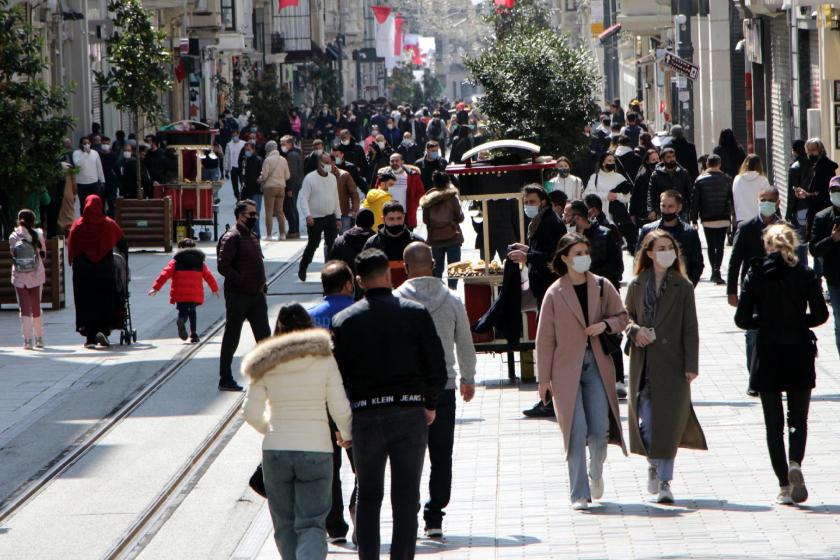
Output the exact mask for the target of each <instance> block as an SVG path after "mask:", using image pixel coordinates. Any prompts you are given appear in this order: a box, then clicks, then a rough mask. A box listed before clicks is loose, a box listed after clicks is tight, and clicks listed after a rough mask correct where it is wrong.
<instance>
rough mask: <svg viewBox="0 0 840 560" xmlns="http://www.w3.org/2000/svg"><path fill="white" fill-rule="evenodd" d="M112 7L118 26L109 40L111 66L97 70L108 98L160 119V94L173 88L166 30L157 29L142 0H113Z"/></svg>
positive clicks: (129, 109)
mask: <svg viewBox="0 0 840 560" xmlns="http://www.w3.org/2000/svg"><path fill="white" fill-rule="evenodd" d="M108 10H109V11H110V12H113V13H114V26H115V28H116V29H115V31H114V34H113V35H111V37H109V38H108V39H106V40H105V43H106V44H107V46H108V55H107V58H106V60H107V62H108V66H109V69H108V72H107V73H104V72H96V80H97V82H98V83H99V85H100V86H101V87H102V89H103V91H104V92H105V101H107V102H108V103H113V104H114V105H115V106H116V107H117V109H119V110H120V111H127V112H131V113H132V114H134V115H135V117H141V116H143V117H145V118H146V119H148V120H150V121H156V120H158V119H159V118H161V117H162V116H163V106H162V105H161V103H160V94H161V93H162V92H165V91H169V90H170V89H171V88H172V79H171V78H170V71H169V69H168V65H169V64H170V62H172V54H171V53H170V52H169V51H168V50H167V49H166V46H165V45H164V40H165V39H166V33H165V32H164V31H161V30H156V29H155V27H154V25H153V24H152V17H151V14H150V13H149V12H148V11H146V9H145V8H143V6H142V4H141V3H140V0H112V1H111V2H109V3H108Z"/></svg>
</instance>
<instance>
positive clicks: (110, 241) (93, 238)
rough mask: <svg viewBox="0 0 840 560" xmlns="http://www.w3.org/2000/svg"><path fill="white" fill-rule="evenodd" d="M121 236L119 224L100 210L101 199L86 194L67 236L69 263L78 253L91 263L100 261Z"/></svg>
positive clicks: (71, 262)
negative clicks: (81, 210)
mask: <svg viewBox="0 0 840 560" xmlns="http://www.w3.org/2000/svg"><path fill="white" fill-rule="evenodd" d="M122 237H123V231H122V229H120V226H118V225H117V222H115V221H114V220H112V219H111V218H109V217H107V216H106V215H105V212H104V211H103V210H102V199H101V198H100V197H99V196H98V195H95V194H93V195H90V196H88V197H87V200H85V209H84V211H83V212H82V217H81V218H79V219H78V220H76V221H75V222H73V226H72V227H71V228H70V236H69V237H68V238H67V249H68V259H69V261H70V264H71V265H72V264H73V261H74V260H75V259H76V257H78V256H79V255H85V256H86V257H87V259H88V260H89V261H90V262H93V263H96V262H99V261H101V260H102V259H103V258H105V255H107V254H108V253H110V252H111V251H112V250H113V249H114V246H115V245H116V244H117V242H118V241H119V240H120V239H122Z"/></svg>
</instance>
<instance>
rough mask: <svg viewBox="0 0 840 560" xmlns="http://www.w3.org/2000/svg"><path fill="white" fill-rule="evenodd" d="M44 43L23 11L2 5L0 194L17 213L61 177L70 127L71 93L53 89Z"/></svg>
mask: <svg viewBox="0 0 840 560" xmlns="http://www.w3.org/2000/svg"><path fill="white" fill-rule="evenodd" d="M46 68H47V63H46V61H45V60H44V59H43V58H42V57H41V40H40V38H39V37H36V36H35V35H34V33H33V31H32V27H31V25H30V24H29V21H28V20H27V18H26V12H25V6H24V5H23V4H17V5H15V6H12V7H9V4H8V0H0V191H4V192H5V194H6V195H7V196H8V203H9V204H10V205H11V206H12V207H18V206H20V205H21V204H22V203H23V200H24V198H25V197H27V195H30V194H35V195H38V194H41V193H43V192H44V191H45V190H47V188H48V186H49V185H51V184H53V183H54V182H55V181H56V180H57V179H59V178H60V177H61V175H62V169H61V166H60V165H59V161H60V159H61V155H62V152H63V150H64V148H63V146H62V138H63V137H64V136H65V135H66V134H67V131H68V130H69V129H70V128H71V127H72V124H73V119H72V118H71V117H69V116H67V115H65V111H66V109H67V95H68V94H69V93H70V88H68V87H50V86H48V85H47V84H46V83H45V82H44V80H43V79H42V73H43V71H44V70H45V69H46Z"/></svg>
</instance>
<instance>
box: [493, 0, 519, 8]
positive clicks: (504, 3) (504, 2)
mask: <svg viewBox="0 0 840 560" xmlns="http://www.w3.org/2000/svg"><path fill="white" fill-rule="evenodd" d="M514 1H515V0H495V2H493V3H494V4H495V5H496V6H499V7H500V8H508V9H510V8H513V3H514Z"/></svg>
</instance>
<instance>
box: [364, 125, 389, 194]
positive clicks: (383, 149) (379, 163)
mask: <svg viewBox="0 0 840 560" xmlns="http://www.w3.org/2000/svg"><path fill="white" fill-rule="evenodd" d="M393 153H394V150H393V149H391V146H389V145H388V142H386V141H385V137H384V136H383V135H382V134H377V135H376V141H375V142H373V143H372V144H371V145H370V150H369V151H368V169H369V170H370V173H371V177H370V183H375V182H376V176H377V175H378V174H379V172H380V171H381V170H382V169H384V168H386V167H388V164H389V162H390V158H391V154H393Z"/></svg>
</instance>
